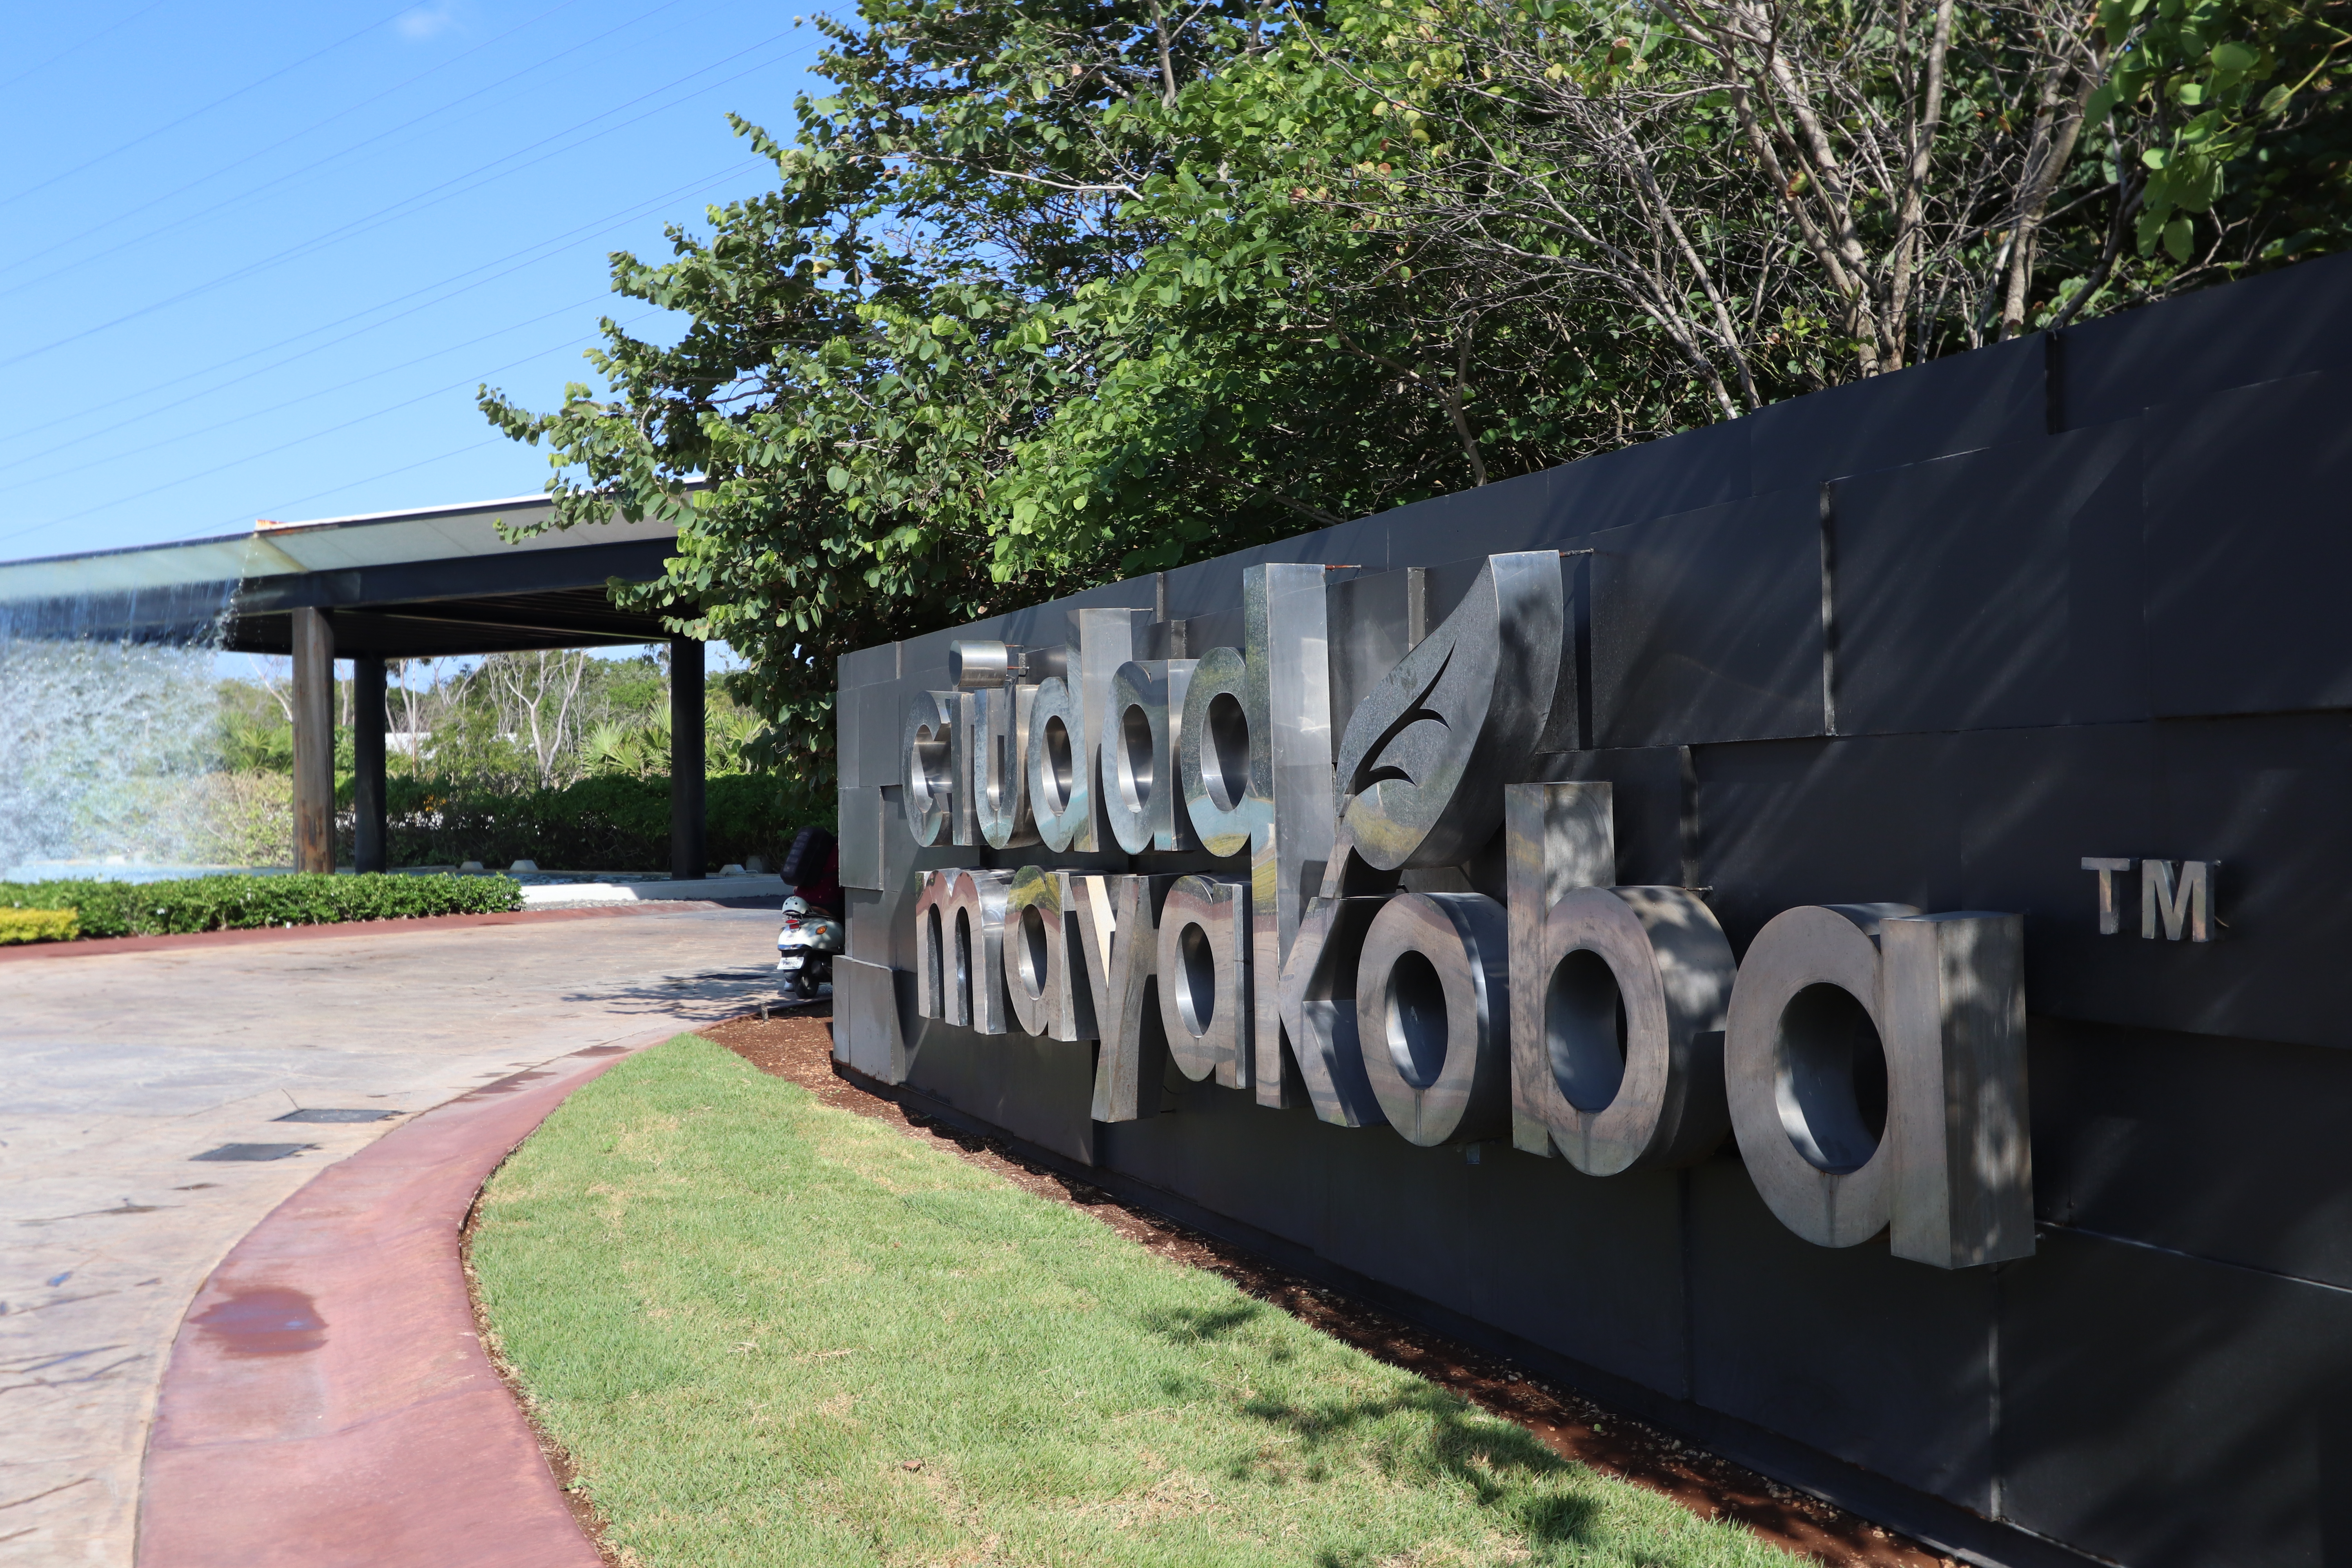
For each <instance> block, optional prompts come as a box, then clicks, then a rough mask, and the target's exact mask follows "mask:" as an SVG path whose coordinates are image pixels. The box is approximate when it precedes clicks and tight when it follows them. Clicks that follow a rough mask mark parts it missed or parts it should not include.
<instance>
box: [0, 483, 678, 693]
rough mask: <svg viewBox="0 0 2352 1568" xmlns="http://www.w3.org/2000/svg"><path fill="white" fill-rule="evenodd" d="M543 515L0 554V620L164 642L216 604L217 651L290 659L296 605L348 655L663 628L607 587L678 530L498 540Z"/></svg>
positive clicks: (558, 643)
mask: <svg viewBox="0 0 2352 1568" xmlns="http://www.w3.org/2000/svg"><path fill="white" fill-rule="evenodd" d="M552 510H553V509H552V504H551V502H550V501H549V500H548V499H547V498H546V497H545V496H524V497H518V498H515V499H512V500H493V501H476V502H469V503H467V504H464V505H459V506H445V507H430V508H426V509H424V510H416V511H396V512H375V513H371V514H368V515H365V516H360V517H339V518H327V519H323V520H321V521H315V522H301V523H276V522H262V523H257V524H256V525H255V527H254V528H253V529H252V531H249V532H246V533H237V534H230V535H225V536H222V537H219V538H214V539H198V540H190V541H187V542H182V543H175V544H156V545H145V546H141V547H138V548H134V549H129V550H110V551H100V552H93V553H89V554H83V555H56V556H49V557H46V558H43V559H39V560H33V561H18V562H9V563H0V615H7V616H10V618H11V619H12V620H13V621H14V622H15V623H16V626H18V627H19V629H20V631H23V630H32V629H34V628H36V627H37V626H47V627H50V628H54V632H53V635H76V636H101V637H119V636H131V637H157V636H171V635H173V634H174V633H175V632H180V631H182V630H183V628H185V627H186V626H188V625H189V624H190V623H191V622H201V621H204V620H208V619H210V618H211V617H212V616H214V615H215V614H220V613H222V609H221V607H222V606H223V605H226V616H225V624H224V626H223V627H222V631H223V643H224V646H225V647H228V648H231V649H234V650H239V651H246V652H253V653H278V654H283V653H286V652H288V651H289V648H290V632H289V621H290V616H289V612H291V611H293V610H296V609H300V608H317V609H323V610H327V611H329V612H331V620H332V623H333V626H334V636H335V652H336V653H337V654H338V655H339V656H341V657H342V658H352V657H353V656H355V655H356V656H371V657H377V658H437V657H441V656H444V655H451V654H480V653H497V652H502V651H508V650H515V649H530V648H556V647H594V646H610V645H624V644H629V643H646V642H659V641H662V640H664V639H665V638H667V637H669V636H670V633H669V632H668V631H667V630H666V629H665V628H664V627H663V626H662V624H661V618H660V616H657V615H654V614H649V613H646V612H643V611H636V610H624V609H622V608H620V607H619V606H617V605H614V603H613V600H612V595H611V593H610V592H609V587H608V584H610V583H611V582H612V580H614V579H616V578H617V579H619V580H621V581H623V582H629V583H645V582H651V581H653V580H654V579H656V578H657V577H659V576H660V575H661V574H662V571H663V566H664V563H665V562H666V561H667V558H668V557H669V556H670V555H671V554H672V553H674V552H675V550H676V545H677V528H676V526H675V525H674V524H672V523H668V522H656V521H642V522H627V521H622V520H620V519H618V518H615V519H614V520H613V521H609V522H604V523H599V524H593V525H583V526H582V527H578V528H572V529H568V530H559V531H549V532H545V533H537V534H532V535H530V536H529V537H526V538H522V539H518V540H512V541H509V539H507V538H505V537H502V536H501V534H500V531H499V528H500V525H501V524H504V525H506V527H508V528H509V529H511V528H514V527H517V526H528V525H530V524H532V523H536V522H542V521H546V520H547V519H548V518H549V517H550V516H551V512H552ZM27 611H31V612H33V613H32V614H29V615H28V614H26V612H27ZM183 635H184V633H183Z"/></svg>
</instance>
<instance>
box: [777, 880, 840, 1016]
mask: <svg viewBox="0 0 2352 1568" xmlns="http://www.w3.org/2000/svg"><path fill="white" fill-rule="evenodd" d="M846 935H847V929H846V928H845V926H843V924H842V923H841V922H840V921H837V920H835V919H834V918H833V917H832V916H831V915H829V914H826V913H825V912H824V910H820V909H818V908H817V907H816V906H815V905H814V904H812V903H810V902H809V901H808V900H806V899H803V898H799V897H793V898H789V899H786V900H784V929H783V930H782V931H778V932H777V933H776V975H777V981H778V984H779V987H780V989H782V992H783V994H784V1002H785V1004H786V1005H798V1004H800V1003H803V1002H814V1001H816V1000H817V999H819V998H820V997H824V996H830V995H832V994H833V955H834V954H835V953H836V952H840V951H841V949H842V945H843V939H844V938H845V936H846Z"/></svg>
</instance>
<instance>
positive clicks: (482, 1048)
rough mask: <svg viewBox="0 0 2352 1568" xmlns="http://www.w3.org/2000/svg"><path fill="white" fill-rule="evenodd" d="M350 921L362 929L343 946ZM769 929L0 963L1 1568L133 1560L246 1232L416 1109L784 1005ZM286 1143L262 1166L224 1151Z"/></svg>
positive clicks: (723, 922)
mask: <svg viewBox="0 0 2352 1568" xmlns="http://www.w3.org/2000/svg"><path fill="white" fill-rule="evenodd" d="M347 929H349V928H347ZM774 942H775V921H774V917H773V916H772V915H771V914H769V913H767V912H766V911H764V910H726V909H709V908H701V909H683V910H664V911H662V912H659V913H651V912H647V913H635V912H632V913H630V914H627V915H619V916H613V917H609V918H602V919H587V920H574V921H551V922H546V923H539V922H526V923H520V924H514V925H500V926H488V927H474V928H464V929H442V930H433V931H402V930H401V929H400V928H398V927H397V926H385V927H370V928H365V934H341V933H339V934H336V935H332V936H324V935H322V936H320V937H319V938H317V939H315V940H308V941H295V942H281V943H276V944H272V945H255V946H226V947H205V948H175V949H170V950H165V951H160V952H125V953H115V954H107V955H103V956H60V957H53V958H44V959H40V960H36V961H29V962H15V963H5V964H0V1563H5V1564H9V1565H10V1568H15V1565H16V1564H24V1565H26V1568H51V1565H63V1564H74V1565H77V1568H79V1565H83V1564H102V1565H105V1568H129V1564H130V1563H131V1556H132V1551H133V1538H132V1537H133V1521H134V1520H135V1517H136V1510H137V1507H138V1496H139V1463H140V1456H141V1453H142V1449H143V1447H144V1446H145V1442H146V1433H147V1428H148V1424H149V1421H150V1419H151V1417H152V1411H153V1405H154V1395H155V1388H156V1384H157V1381H158V1379H159V1378H160V1377H161V1375H162V1373H163V1363H164V1359H165V1357H166V1355H167V1354H168V1352H169V1351H170V1348H171V1343H172V1337H173V1333H174V1332H176V1331H177V1330H178V1327H179V1323H180V1320H181V1317H182V1315H183V1314H184V1311H185V1310H186V1309H187V1305H188V1303H189V1301H190V1300H191V1299H192V1298H193V1297H194V1294H195V1292H196V1289H197V1288H198V1287H199V1286H201V1285H202V1284H203V1282H204V1280H205V1277H206V1276H207V1275H208V1274H209V1273H210V1272H211V1271H212V1269H213V1268H214V1267H215V1265H216V1264H218V1262H219V1261H220V1259H221V1258H222V1257H223V1255H224V1254H226V1252H227V1250H228V1249H229V1247H232V1246H233V1245H235V1243H236V1240H237V1239H238V1237H242V1236H243V1235H244V1234H245V1233H246V1232H247V1230H249V1229H251V1228H252V1227H253V1226H254V1225H255V1224H256V1223H257V1222H258V1221H259V1220H260V1219H261V1218H262V1216H263V1215H266V1214H268V1212H269V1210H270V1209H272V1208H273V1207H275V1206H276V1205H278V1203H279V1202H281V1201H282V1200H283V1199H285V1198H286V1197H287V1196H289V1194H292V1193H293V1192H294V1191H295V1190H296V1189H297V1188H299V1187H300V1186H301V1185H302V1184H304V1183H305V1182H307V1181H308V1180H310V1177H311V1176H313V1175H315V1174H317V1173H318V1172H319V1171H320V1169H321V1168H322V1167H323V1166H324V1165H326V1164H327V1163H331V1162H332V1161H334V1160H336V1159H339V1158H341V1156H342V1155H345V1154H348V1153H350V1152H352V1151H353V1150H356V1149H358V1148H361V1147H362V1146H364V1145H365V1144H367V1143H369V1142H373V1140H374V1139H376V1138H377V1137H380V1136H382V1135H383V1133H384V1132H385V1131H389V1130H390V1129H391V1128H393V1127H394V1126H397V1125H399V1122H400V1119H399V1118H395V1119H394V1120H391V1121H382V1122H373V1123H358V1124H352V1123H341V1124H338V1123H332V1122H327V1123H305V1122H283V1121H277V1120H275V1119H276V1118H278V1117H280V1116H283V1115H285V1114H286V1113H287V1112H288V1111H290V1110H299V1109H306V1108H335V1109H368V1110H396V1111H400V1112H403V1113H411V1112H415V1111H419V1110H425V1109H426V1108H427V1107H429V1106H432V1105H436V1104H438V1103H440V1102H441V1101H443V1100H448V1099H450V1098H452V1097H453V1096H456V1095H458V1094H462V1093H464V1092H465V1091H467V1089H475V1088H478V1087H480V1086H481V1085H482V1084H484V1083H485V1082H487V1081H489V1080H492V1079H499V1078H502V1077H504V1076H506V1075H508V1074H509V1073H513V1072H516V1071H519V1070H521V1069H523V1068H530V1067H534V1066H537V1065H538V1064H540V1063H541V1062H544V1061H547V1060H549V1059H550V1058H554V1057H558V1056H562V1055H564V1054H566V1053H569V1052H572V1051H576V1050H579V1049H581V1048H583V1047H589V1046H595V1045H601V1044H605V1043H608V1042H616V1041H622V1040H633V1039H636V1038H639V1037H644V1036H646V1035H647V1034H648V1033H650V1032H654V1031H658V1030H664V1029H667V1028H670V1027H674V1026H692V1025H694V1024H696V1023H698V1022H702V1021H705V1020H709V1019H712V1018H718V1017H723V1016H728V1015H730V1014H733V1013H739V1012H741V1011H743V1010H744V1008H745V1007H746V1006H747V1005H752V1004H754V1003H756V1002H757V1001H759V1000H761V999H764V998H765V997H768V996H772V995H773V994H774V981H773V974H772V966H773V963H774V955H775V948H774ZM233 1142H245V1143H262V1142H299V1143H313V1144H316V1145H318V1148H317V1149H316V1150H315V1151H311V1152H305V1153H301V1154H298V1155H295V1156H292V1157H290V1158H287V1159H282V1160H277V1161H273V1162H269V1163H210V1162H197V1161H195V1160H194V1156H195V1155H197V1154H200V1153H203V1152H205V1151H206V1150H208V1149H212V1148H215V1147H216V1146H218V1145H221V1144H224V1143H233Z"/></svg>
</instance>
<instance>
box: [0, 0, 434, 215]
mask: <svg viewBox="0 0 2352 1568" xmlns="http://www.w3.org/2000/svg"><path fill="white" fill-rule="evenodd" d="M412 10H415V6H414V5H403V6H401V8H400V9H399V10H397V11H394V12H393V13H391V14H390V15H389V16H383V17H382V18H380V19H378V20H376V21H373V22H370V23H369V24H368V25H367V26H364V27H362V28H361V29H360V30H359V31H358V32H356V33H352V34H348V35H346V36H345V37H341V38H338V39H336V40H335V41H334V42H333V43H331V44H329V45H328V46H327V47H325V48H323V49H318V50H314V51H313V52H311V53H310V54H307V55H304V56H303V57H302V58H300V59H299V60H296V61H295V62H294V63H293V64H292V65H290V66H282V67H280V68H278V69H277V70H274V71H271V72H270V73H269V74H268V76H265V77H258V78H256V79H254V80H252V81H249V82H247V83H246V84H245V85H244V86H243V87H240V88H238V89H236V90H235V91H234V92H225V93H223V94H221V96H220V97H218V98H215V99H214V100H212V101H211V102H210V103H207V104H205V105H204V106H203V107H202V108H200V109H192V110H188V112H187V113H185V114H183V115H182V116H180V118H178V119H177V120H174V121H171V122H170V123H168V124H164V125H158V126H157V127H155V129H154V130H152V131H149V132H144V133H142V134H141V135H138V136H133V137H132V138H131V140H130V141H128V142H121V143H120V144H119V145H117V146H114V147H110V148H109V149H107V150H106V151H105V152H103V153H100V154H99V155H98V156H97V157H95V158H91V159H89V160H88V161H87V162H85V163H76V164H75V165H74V166H73V167H72V168H70V169H68V170H67V171H65V173H63V174H51V175H50V176H49V177H48V178H47V179H46V180H43V181H42V182H41V183H40V184H37V185H26V187H25V188H24V189H23V190H21V191H18V192H16V194H15V195H7V196H0V207H5V206H13V205H16V203H18V202H20V201H23V200H24V199H25V198H26V196H29V195H33V194H34V193H35V192H37V191H46V190H47V189H48V188H49V187H50V186H51V185H54V184H57V183H58V181H60V180H69V179H71V178H73V177H74V176H75V175H76V174H80V173H81V172H82V171H83V170H85V169H95V168H97V167H98V166H99V165H100V163H105V162H106V161H107V160H108V159H109V158H111V157H114V156H115V155H116V154H117V153H128V152H129V151H131V149H132V148H133V147H137V146H140V145H142V144H143V143H145V142H152V141H153V140H155V138H156V137H158V136H161V135H162V134H163V132H166V131H176V130H178V129H179V128H180V127H181V126H183V125H185V124H186V123H187V122H188V121H191V120H198V119H202V118H203V117H204V116H205V115H207V114H210V113H211V112H212V111H213V110H215V109H218V108H219V107H220V106H221V105H222V104H224V103H227V102H229V101H231V100H235V99H239V98H243V97H244V96H245V95H246V94H247V93H248V92H251V91H252V90H253V89H255V88H257V87H266V86H268V84H269V83H271V82H273V81H276V80H277V79H278V78H279V77H281V76H285V75H287V74H289V72H292V71H298V70H299V69H301V68H303V67H304V66H307V65H309V64H310V62H311V61H312V60H315V59H319V58H323V57H324V56H327V55H331V54H333V53H334V52H335V51H336V50H337V49H340V48H341V47H343V46H344V45H345V44H349V43H355V42H357V41H358V40H359V39H361V38H364V37H367V36H368V35H369V34H370V33H373V32H374V31H375V30H376V29H377V28H378V27H381V26H384V25H385V24H386V23H388V22H395V21H398V20H399V19H400V18H401V17H402V16H404V15H406V14H407V13H408V12H410V11H412Z"/></svg>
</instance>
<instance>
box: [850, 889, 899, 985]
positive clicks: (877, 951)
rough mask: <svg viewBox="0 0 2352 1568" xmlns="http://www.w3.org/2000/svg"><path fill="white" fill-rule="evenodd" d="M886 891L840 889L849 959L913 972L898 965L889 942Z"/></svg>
mask: <svg viewBox="0 0 2352 1568" xmlns="http://www.w3.org/2000/svg"><path fill="white" fill-rule="evenodd" d="M888 891H889V889H887V886H886V887H883V888H865V887H860V886H858V885H857V884H856V883H855V882H845V883H844V884H843V885H842V892H841V896H842V900H843V902H845V903H846V904H847V905H848V906H849V907H848V910H846V911H845V912H846V913H847V915H848V919H849V956H850V957H852V958H855V959H858V960H860V961H861V962H864V963H879V964H883V965H886V966H888V967H893V968H904V969H907V971H908V973H913V972H914V971H913V969H912V968H911V966H910V965H908V964H903V963H900V962H899V952H898V942H896V941H895V940H894V939H893V936H892V932H891V929H890V928H891V925H892V921H891V920H890V919H889V916H890V913H891V910H890V903H889V900H888V899H887V892H888Z"/></svg>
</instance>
